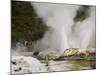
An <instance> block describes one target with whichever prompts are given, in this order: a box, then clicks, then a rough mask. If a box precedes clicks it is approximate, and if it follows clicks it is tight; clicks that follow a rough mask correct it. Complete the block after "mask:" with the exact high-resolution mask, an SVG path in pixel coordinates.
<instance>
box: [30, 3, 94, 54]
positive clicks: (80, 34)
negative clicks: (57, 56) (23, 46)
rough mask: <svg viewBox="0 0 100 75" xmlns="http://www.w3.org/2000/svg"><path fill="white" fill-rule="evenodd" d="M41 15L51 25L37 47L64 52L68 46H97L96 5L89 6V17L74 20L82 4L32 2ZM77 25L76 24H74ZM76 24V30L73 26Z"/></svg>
mask: <svg viewBox="0 0 100 75" xmlns="http://www.w3.org/2000/svg"><path fill="white" fill-rule="evenodd" d="M31 4H32V6H33V7H34V8H35V10H36V12H37V14H38V15H39V17H41V18H42V19H43V21H44V22H45V23H46V25H47V26H49V27H50V29H49V30H48V32H46V34H45V35H44V38H43V39H42V40H39V41H38V42H37V43H36V44H35V45H36V46H35V47H37V48H40V49H41V50H44V49H47V48H53V49H56V50H59V51H60V52H63V51H64V50H65V49H66V48H95V7H94V6H90V7H89V10H88V11H89V12H88V13H89V17H87V18H86V19H85V20H83V21H78V22H76V23H75V22H74V17H75V16H76V14H77V10H79V9H80V7H82V6H80V5H67V4H66V5H65V4H54V3H39V2H32V3H31ZM74 25H75V26H74ZM73 26H74V32H73V29H72V27H73Z"/></svg>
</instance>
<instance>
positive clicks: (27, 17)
mask: <svg viewBox="0 0 100 75" xmlns="http://www.w3.org/2000/svg"><path fill="white" fill-rule="evenodd" d="M11 9H12V10H11V32H12V33H11V36H12V37H11V40H12V43H16V42H23V41H25V40H27V41H33V42H34V41H37V40H39V39H41V38H42V37H43V36H44V33H45V32H46V31H47V29H48V27H47V26H46V24H45V23H44V22H43V20H42V19H41V18H40V17H39V16H38V15H37V14H36V11H35V9H34V8H33V7H32V5H31V3H30V2H24V1H11Z"/></svg>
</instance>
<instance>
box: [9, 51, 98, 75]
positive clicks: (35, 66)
mask: <svg viewBox="0 0 100 75" xmlns="http://www.w3.org/2000/svg"><path fill="white" fill-rule="evenodd" d="M50 53H51V54H50ZM40 57H41V58H40ZM95 68H96V59H95V56H90V57H89V59H84V58H83V57H80V56H67V57H66V56H61V55H60V54H59V53H56V52H55V51H54V52H44V51H43V52H41V53H40V54H39V55H38V56H37V57H35V56H33V53H32V52H22V53H20V54H19V53H17V52H13V53H12V60H11V72H12V74H22V73H37V72H55V71H73V70H90V69H95Z"/></svg>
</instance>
